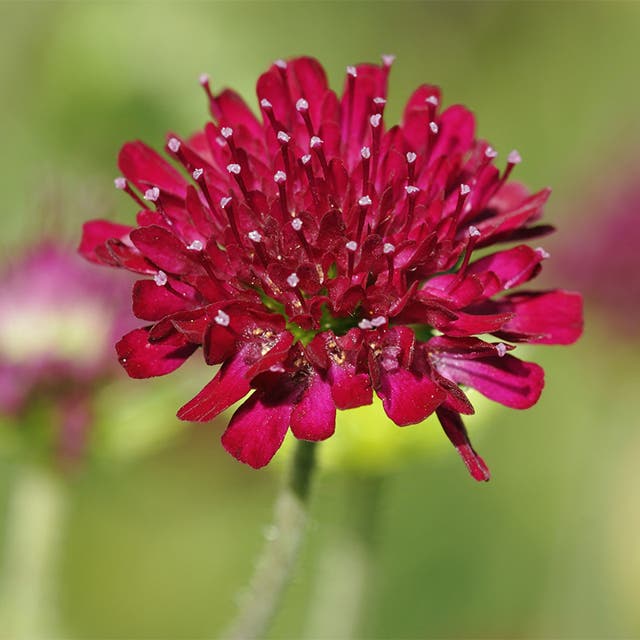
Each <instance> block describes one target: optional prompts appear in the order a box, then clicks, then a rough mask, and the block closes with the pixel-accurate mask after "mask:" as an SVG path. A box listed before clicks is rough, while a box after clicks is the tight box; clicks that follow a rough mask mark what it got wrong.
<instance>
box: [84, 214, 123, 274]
mask: <svg viewBox="0 0 640 640" xmlns="http://www.w3.org/2000/svg"><path fill="white" fill-rule="evenodd" d="M132 230H133V227H129V226H127V225H124V224H116V223H115V222H109V221H108V220H90V221H89V222H85V223H84V224H83V225H82V239H81V240H80V246H79V247H78V252H79V253H80V255H81V256H83V257H85V258H86V259H87V260H89V261H90V262H96V263H98V264H107V265H109V266H113V265H114V261H113V258H112V257H111V256H110V255H105V254H104V253H101V254H97V253H96V249H97V248H98V247H102V246H103V245H104V243H105V242H106V241H107V240H110V239H111V238H118V239H122V238H125V237H128V236H129V232H131V231H132Z"/></svg>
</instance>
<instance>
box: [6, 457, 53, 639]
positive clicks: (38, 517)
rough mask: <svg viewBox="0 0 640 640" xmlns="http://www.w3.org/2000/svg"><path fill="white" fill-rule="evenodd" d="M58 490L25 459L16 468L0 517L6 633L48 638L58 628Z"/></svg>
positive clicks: (47, 475)
mask: <svg viewBox="0 0 640 640" xmlns="http://www.w3.org/2000/svg"><path fill="white" fill-rule="evenodd" d="M64 489H65V487H63V486H62V484H61V481H60V479H59V478H56V477H55V476H54V475H53V474H52V473H51V472H48V471H47V470H44V469H41V468H38V467H36V466H32V465H29V464H28V463H27V464H25V465H23V466H22V467H21V468H19V469H18V470H17V474H16V477H15V478H14V481H13V487H12V492H11V495H10V499H9V506H8V514H7V518H6V536H5V548H4V552H3V566H2V578H3V580H2V585H1V593H0V627H2V629H3V631H4V633H7V634H8V635H7V636H6V637H7V638H9V637H10V638H14V639H16V640H21V639H25V640H26V639H29V640H35V639H38V638H50V637H51V636H52V635H55V634H56V633H57V632H58V631H59V630H58V629H56V626H57V625H56V622H57V620H56V612H55V586H56V585H55V582H56V579H55V574H56V570H57V568H58V566H57V565H58V553H59V542H60V537H61V527H62V524H63V521H64V515H65V513H64V512H65V506H66V504H65V502H66V501H65V498H66V495H65V491H64ZM3 637H4V636H3Z"/></svg>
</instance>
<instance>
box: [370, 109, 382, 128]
mask: <svg viewBox="0 0 640 640" xmlns="http://www.w3.org/2000/svg"><path fill="white" fill-rule="evenodd" d="M380 120H382V115H381V114H379V113H375V114H374V115H372V116H371V117H370V118H369V122H370V124H371V126H372V127H373V128H374V129H375V128H377V127H379V126H380Z"/></svg>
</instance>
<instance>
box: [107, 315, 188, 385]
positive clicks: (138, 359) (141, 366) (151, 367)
mask: <svg viewBox="0 0 640 640" xmlns="http://www.w3.org/2000/svg"><path fill="white" fill-rule="evenodd" d="M150 329H151V327H143V328H141V329H134V330H133V331H131V332H130V333H127V335H125V336H124V337H123V338H122V339H121V340H120V342H118V344H116V351H117V353H118V358H119V360H120V364H121V365H122V366H123V367H124V368H125V370H126V372H127V373H128V374H129V375H130V376H131V377H132V378H151V377H153V376H163V375H165V374H167V373H171V372H172V371H175V370H176V369H177V368H178V367H179V366H180V365H181V364H182V363H183V362H184V361H185V360H186V359H187V358H188V357H189V356H190V355H191V354H192V353H193V352H194V351H195V350H196V349H197V348H198V345H195V344H191V343H190V342H188V341H187V340H186V339H185V338H184V336H183V335H182V334H180V333H178V332H173V333H169V334H168V335H167V336H165V337H164V338H163V339H162V340H158V341H153V342H150V341H149V332H150Z"/></svg>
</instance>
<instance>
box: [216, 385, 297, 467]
mask: <svg viewBox="0 0 640 640" xmlns="http://www.w3.org/2000/svg"><path fill="white" fill-rule="evenodd" d="M273 396H274V394H272V393H270V392H269V390H264V391H263V390H258V391H255V392H254V393H253V394H252V395H251V396H250V397H249V398H248V399H247V400H246V401H245V402H244V404H242V405H241V406H240V408H239V409H238V410H237V411H236V412H235V414H234V415H233V418H231V422H230V423H229V426H228V427H227V430H226V431H225V432H224V433H223V434H222V446H224V448H225V449H226V450H227V451H228V452H229V453H230V454H231V455H232V456H233V457H234V458H236V459H238V460H240V462H244V463H245V464H248V465H249V466H251V467H253V468H254V469H259V468H260V467H264V466H265V465H266V464H268V463H269V461H270V460H271V458H273V456H274V455H275V453H276V451H277V450H278V449H279V448H280V445H281V444H282V441H283V440H284V436H285V435H286V433H287V429H288V427H289V421H290V418H291V412H292V410H293V405H292V404H291V402H290V398H289V397H288V396H285V397H282V394H276V396H277V397H273Z"/></svg>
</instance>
